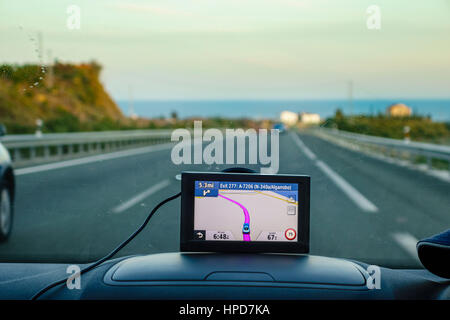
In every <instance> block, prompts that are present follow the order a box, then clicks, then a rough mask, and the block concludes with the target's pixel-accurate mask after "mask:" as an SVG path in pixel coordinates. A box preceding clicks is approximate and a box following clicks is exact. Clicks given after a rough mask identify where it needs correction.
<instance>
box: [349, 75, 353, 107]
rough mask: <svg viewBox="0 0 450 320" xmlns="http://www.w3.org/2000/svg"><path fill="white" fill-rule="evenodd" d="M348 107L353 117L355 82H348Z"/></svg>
mask: <svg viewBox="0 0 450 320" xmlns="http://www.w3.org/2000/svg"><path fill="white" fill-rule="evenodd" d="M348 107H349V110H350V115H351V116H352V115H353V81H352V80H350V81H349V82H348Z"/></svg>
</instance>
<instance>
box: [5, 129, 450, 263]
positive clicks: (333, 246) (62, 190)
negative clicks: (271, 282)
mask: <svg viewBox="0 0 450 320" xmlns="http://www.w3.org/2000/svg"><path fill="white" fill-rule="evenodd" d="M299 138H300V139H301V141H302V142H303V143H304V145H305V146H306V147H307V150H308V151H305V148H303V149H302V148H300V147H299V146H298V145H297V144H296V143H295V139H294V137H293V136H292V135H291V134H289V133H287V134H283V135H281V136H280V170H279V173H296V174H298V173H303V174H309V175H311V177H312V190H311V253H312V254H320V255H327V256H336V257H345V258H354V259H359V260H362V261H365V262H369V263H377V264H382V265H390V266H412V267H414V266H418V265H419V264H418V262H417V260H416V258H415V257H414V255H413V253H411V250H410V249H411V243H412V242H414V239H417V238H421V237H425V236H428V235H430V234H432V233H436V232H440V231H442V230H444V229H446V228H448V227H449V226H450V215H449V214H448V212H449V209H450V199H449V197H448V194H450V187H449V186H450V184H448V183H445V182H442V181H440V180H437V179H435V178H432V177H429V176H427V175H424V174H422V173H420V172H415V171H412V170H410V169H407V168H401V167H397V166H395V165H392V164H388V163H385V162H382V161H380V160H376V159H372V158H369V157H367V156H365V155H362V154H359V153H355V152H352V151H348V150H346V149H343V148H341V147H337V146H334V145H332V144H330V143H329V142H325V141H323V140H321V139H319V138H316V137H313V136H309V135H305V134H301V135H300V136H299ZM311 154H313V155H314V156H315V157H316V158H312V157H311ZM317 161H320V162H321V163H323V164H326V165H327V167H328V168H330V169H331V170H332V171H333V172H334V173H335V174H336V175H337V176H339V177H340V178H341V179H342V180H344V181H346V182H347V183H348V184H349V185H350V186H352V187H353V189H355V190H357V191H358V192H359V193H360V195H361V196H363V197H364V198H365V199H367V200H368V201H369V202H370V203H372V204H373V205H374V206H375V207H376V208H377V209H378V210H377V211H370V210H369V211H367V210H364V207H361V206H359V205H358V203H357V202H355V200H354V199H352V198H350V197H349V193H348V190H347V193H346V191H345V190H344V189H343V187H342V185H339V184H338V183H336V180H333V179H332V178H331V176H330V173H329V172H328V173H327V172H326V171H325V170H324V167H323V166H320V165H318V163H317ZM225 167H228V166H225V165H223V166H207V165H195V166H194V165H191V166H176V165H174V164H172V162H171V161H170V150H169V149H165V150H159V151H154V152H150V153H144V154H135V155H132V156H128V157H122V158H116V159H111V160H105V161H101V162H93V163H86V164H82V165H78V166H72V167H65V168H60V169H55V170H51V171H43V172H36V173H30V174H24V175H20V176H18V177H17V205H16V216H15V221H14V230H13V234H12V237H11V238H10V240H9V241H8V242H7V243H2V244H0V260H1V261H12V260H14V261H59V262H86V261H88V260H94V259H96V258H99V257H100V256H102V255H103V254H106V253H107V252H108V251H109V250H111V249H112V248H113V247H115V246H116V245H117V244H118V243H120V242H121V241H122V240H123V239H125V238H126V237H127V235H129V234H130V233H131V232H132V231H134V230H135V229H136V228H137V226H138V225H139V224H140V223H141V222H142V221H143V220H144V218H145V216H146V215H147V213H148V212H149V210H151V208H152V207H153V206H154V205H156V204H157V202H159V201H160V200H162V199H163V198H165V197H168V196H170V195H172V194H174V193H176V192H178V191H179V186H180V182H179V181H177V180H176V179H175V178H174V177H175V175H176V174H178V173H180V171H182V170H208V171H209V170H212V171H218V170H221V169H222V168H225ZM179 205H180V201H179V200H175V201H173V202H172V203H169V204H167V205H166V206H165V207H163V208H161V209H160V211H159V212H158V213H157V215H155V216H154V218H153V219H152V221H151V222H150V225H149V226H148V227H147V229H146V230H144V231H143V233H142V234H141V235H139V236H138V237H137V238H136V239H135V240H134V241H133V242H132V243H131V244H130V245H129V246H128V247H127V248H125V249H124V250H123V251H122V252H121V254H122V255H125V254H138V253H153V252H168V251H177V250H178V243H179V212H180V209H179Z"/></svg>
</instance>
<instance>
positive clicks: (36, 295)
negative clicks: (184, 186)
mask: <svg viewBox="0 0 450 320" xmlns="http://www.w3.org/2000/svg"><path fill="white" fill-rule="evenodd" d="M180 195H181V192H179V193H177V194H176V195H173V196H171V197H169V198H167V199H165V200H163V201H161V202H160V203H158V205H156V207H154V208H153V210H152V211H151V212H150V214H149V215H148V216H147V218H146V219H145V221H144V223H143V224H142V225H141V226H140V227H139V228H138V229H137V230H136V231H135V232H134V233H133V234H132V235H131V236H129V237H128V239H126V240H125V241H123V242H122V243H121V244H119V245H118V246H117V247H116V248H115V249H114V250H113V251H111V252H110V253H109V254H107V255H106V256H104V257H103V258H101V259H99V260H97V261H96V262H93V263H92V264H91V265H89V266H88V267H86V268H84V269H83V270H80V272H79V275H80V276H81V275H82V274H83V273H86V272H88V271H90V270H92V269H94V268H95V267H97V266H99V265H100V264H102V263H103V262H105V261H107V260H109V259H111V257H113V256H114V255H115V254H116V253H117V252H119V251H120V250H121V249H122V248H123V247H125V246H126V245H127V244H128V243H129V242H130V241H131V240H133V239H134V238H135V237H136V236H137V235H138V234H139V233H140V232H141V231H142V230H143V229H144V228H145V226H146V225H147V224H148V222H149V221H150V219H151V218H152V216H153V214H154V213H155V212H156V211H157V210H158V209H159V208H160V207H161V206H163V205H164V204H166V203H167V202H169V201H172V200H174V199H176V198H178V197H179V196H180ZM70 277H71V276H69V277H67V278H64V279H62V280H59V281H56V282H53V283H52V284H50V285H48V286H46V287H45V288H43V289H42V290H40V291H39V292H37V293H36V294H35V295H34V296H33V297H32V298H31V300H37V299H38V298H39V297H40V296H41V295H43V294H44V293H45V292H47V291H48V290H50V289H52V288H54V287H56V286H59V285H60V284H63V283H64V282H67V280H68V279H69V278H70Z"/></svg>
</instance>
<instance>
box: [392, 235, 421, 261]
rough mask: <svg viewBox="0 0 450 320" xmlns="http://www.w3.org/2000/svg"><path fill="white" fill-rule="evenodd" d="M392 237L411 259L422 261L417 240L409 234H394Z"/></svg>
mask: <svg viewBox="0 0 450 320" xmlns="http://www.w3.org/2000/svg"><path fill="white" fill-rule="evenodd" d="M391 235H392V237H393V238H394V240H395V241H396V242H397V243H398V244H399V245H400V247H402V248H403V249H404V250H405V251H406V252H407V253H408V254H409V255H410V256H411V257H413V258H414V259H416V260H417V261H420V260H419V257H418V256H417V249H416V245H417V242H418V241H419V240H418V239H417V238H415V237H414V236H413V235H411V234H410V233H408V232H394V233H392V234H391Z"/></svg>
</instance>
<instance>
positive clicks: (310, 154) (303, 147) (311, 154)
mask: <svg viewBox="0 0 450 320" xmlns="http://www.w3.org/2000/svg"><path fill="white" fill-rule="evenodd" d="M291 136H292V138H293V139H294V142H295V144H296V145H297V146H298V147H299V148H300V150H302V151H303V152H304V153H305V155H306V156H307V157H308V158H309V159H311V160H316V159H317V157H316V155H315V154H314V152H312V151H311V150H310V149H309V148H308V147H307V146H306V145H305V144H304V143H303V141H302V140H300V138H299V137H298V135H297V134H295V133H293V132H292V133H291Z"/></svg>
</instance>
